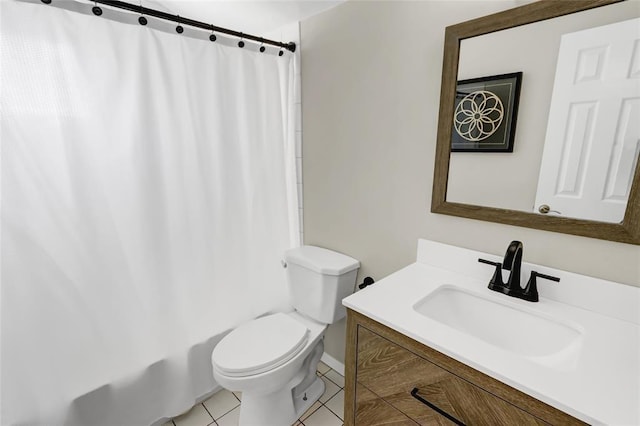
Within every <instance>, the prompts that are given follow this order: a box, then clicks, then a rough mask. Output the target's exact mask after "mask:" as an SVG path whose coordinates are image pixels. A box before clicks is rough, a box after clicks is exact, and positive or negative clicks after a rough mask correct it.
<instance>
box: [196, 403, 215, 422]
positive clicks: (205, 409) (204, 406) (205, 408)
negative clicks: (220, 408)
mask: <svg viewBox="0 0 640 426" xmlns="http://www.w3.org/2000/svg"><path fill="white" fill-rule="evenodd" d="M200 405H202V408H204V411H206V412H207V414H208V415H209V417H211V420H213V423H215V424H216V425H217V424H218V423H217V422H216V419H214V418H213V414H211V413H210V412H209V409H208V408H207V406H206V405H204V404H203V403H202V402H201V403H200ZM210 425H211V423H209V424H208V425H207V426H210Z"/></svg>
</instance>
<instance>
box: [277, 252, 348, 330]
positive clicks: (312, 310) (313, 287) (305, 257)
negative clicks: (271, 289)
mask: <svg viewBox="0 0 640 426" xmlns="http://www.w3.org/2000/svg"><path fill="white" fill-rule="evenodd" d="M284 260H285V262H286V267H287V281H288V285H289V294H290V295H291V304H292V305H293V307H294V308H295V309H296V310H297V311H298V312H300V313H302V314H305V315H307V316H308V317H311V318H313V319H315V320H316V321H320V322H322V323H325V324H332V323H334V322H336V321H338V320H339V319H341V318H344V316H345V315H346V310H345V308H344V306H342V299H344V298H345V297H347V296H348V295H350V294H351V293H353V291H354V287H355V284H356V275H357V274H358V268H359V267H360V262H358V261H357V260H356V259H354V258H352V257H349V256H347V255H344V254H342V253H338V252H335V251H332V250H328V249H325V248H321V247H314V246H302V247H298V248H295V249H291V250H288V251H287V252H286V253H285V256H284Z"/></svg>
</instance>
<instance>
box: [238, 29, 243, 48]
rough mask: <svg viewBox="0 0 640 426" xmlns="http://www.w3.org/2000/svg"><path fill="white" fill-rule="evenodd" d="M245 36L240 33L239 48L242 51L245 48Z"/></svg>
mask: <svg viewBox="0 0 640 426" xmlns="http://www.w3.org/2000/svg"><path fill="white" fill-rule="evenodd" d="M243 36H244V34H242V33H240V41H239V42H238V47H239V48H241V49H242V48H243V47H244V41H243V40H242V37H243Z"/></svg>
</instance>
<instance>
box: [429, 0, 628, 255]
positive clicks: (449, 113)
mask: <svg viewBox="0 0 640 426" xmlns="http://www.w3.org/2000/svg"><path fill="white" fill-rule="evenodd" d="M620 1H624V0H540V1H538V2H535V3H530V4H527V5H524V6H520V7H516V8H514V9H509V10H506V11H504V12H499V13H495V14H492V15H488V16H485V17H482V18H478V19H474V20H471V21H466V22H462V23H460V24H456V25H452V26H449V27H447V28H446V29H445V40H444V61H443V65H442V87H441V92H440V114H439V117H438V139H437V145H436V159H435V171H434V179H433V194H432V198H431V212H433V213H440V214H446V215H452V216H459V217H466V218H469V219H478V220H485V221H489V222H497V223H502V224H507V225H515V226H524V227H527V228H535V229H541V230H545V231H552V232H560V233H564V234H573V235H581V236H585V237H591V238H598V239H602V240H609V241H619V242H623V243H629V244H640V161H638V163H637V164H636V170H635V175H634V178H633V183H632V186H631V192H630V194H629V200H628V201H627V208H626V210H625V215H624V219H623V221H622V223H606V222H597V221H593V220H584V219H575V218H568V217H557V216H542V215H539V214H535V213H528V212H524V211H518V210H509V209H501V208H495V207H484V206H477V205H473V204H464V203H454V202H448V201H447V200H446V196H447V182H448V176H449V157H450V147H451V136H452V131H453V112H454V111H453V110H454V102H455V93H456V84H457V76H458V55H459V52H460V42H461V41H462V40H464V39H466V38H470V37H475V36H479V35H483V34H488V33H491V32H495V31H500V30H504V29H508V28H513V27H517V26H520V25H526V24H531V23H534V22H538V21H543V20H546V19H551V18H555V17H558V16H563V15H568V14H571V13H576V12H581V11H584V10H589V9H593V8H596V7H600V6H606V5H609V4H613V3H618V2H620Z"/></svg>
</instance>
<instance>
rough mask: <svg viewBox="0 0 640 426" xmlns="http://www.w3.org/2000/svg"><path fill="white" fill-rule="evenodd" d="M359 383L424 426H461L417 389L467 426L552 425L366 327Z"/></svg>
mask: <svg viewBox="0 0 640 426" xmlns="http://www.w3.org/2000/svg"><path fill="white" fill-rule="evenodd" d="M356 380H357V381H358V382H360V383H362V384H363V385H365V386H366V387H368V388H369V389H371V390H372V391H373V392H374V393H375V394H376V395H378V396H380V397H381V398H382V399H384V400H385V401H387V402H388V403H389V404H390V405H392V406H393V407H395V408H396V409H398V410H400V411H401V412H403V413H405V414H406V415H407V416H409V417H410V418H411V419H413V420H414V421H416V422H417V423H419V424H421V425H439V424H455V423H453V422H452V421H451V420H448V419H447V417H445V415H444V414H441V413H439V412H438V411H436V409H435V408H430V407H429V406H427V405H426V404H425V403H424V402H421V401H420V400H418V399H417V398H416V397H414V396H413V395H412V394H411V391H412V390H414V389H417V392H415V393H416V396H418V397H420V398H422V399H424V400H426V401H428V402H430V403H431V404H433V406H435V407H436V408H437V409H440V410H442V411H443V412H444V413H447V414H449V415H451V416H452V417H453V418H455V419H457V420H459V421H460V422H462V423H465V424H475V425H487V426H492V425H501V424H503V425H522V426H525V425H544V424H547V423H545V422H543V421H541V420H539V419H537V418H536V417H534V416H532V415H531V414H529V413H527V412H525V411H523V410H521V409H519V408H518V407H516V406H514V405H512V404H509V403H508V402H505V401H503V400H502V399H500V398H497V397H495V396H493V395H491V394H490V393H488V392H486V391H484V390H482V389H480V388H479V387H477V386H475V385H473V384H471V383H469V382H467V381H465V380H462V379H460V378H459V377H458V376H456V375H455V374H452V373H450V372H448V371H446V370H444V369H442V368H440V367H438V366H437V365H435V364H434V363H432V362H429V361H427V360H425V359H423V358H421V357H419V356H417V355H415V354H413V353H412V352H410V351H408V350H407V349H405V348H402V347H400V346H398V345H396V344H394V343H392V342H391V341H389V340H387V339H385V338H383V337H380V336H379V335H377V334H375V333H373V332H372V331H370V330H368V329H366V328H364V327H359V328H358V363H357V376H356Z"/></svg>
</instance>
